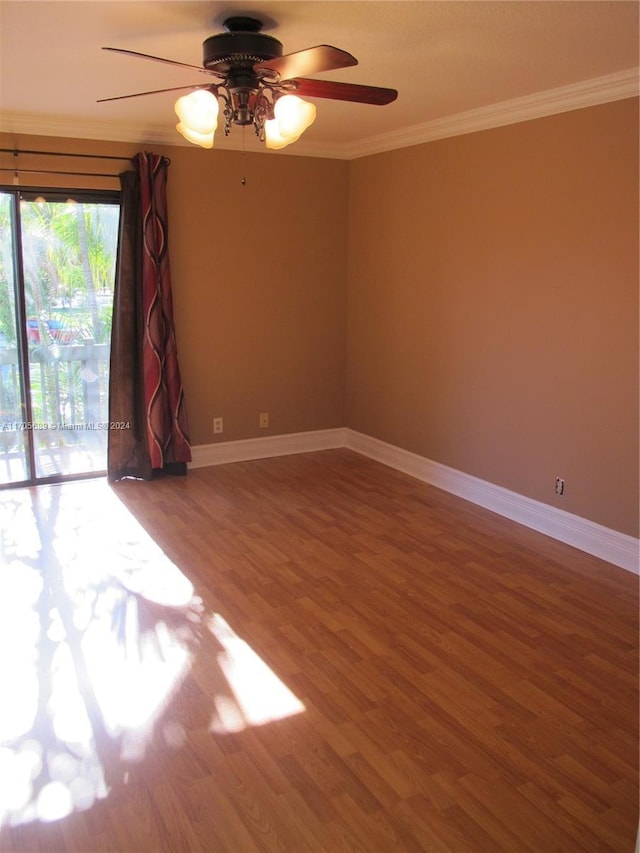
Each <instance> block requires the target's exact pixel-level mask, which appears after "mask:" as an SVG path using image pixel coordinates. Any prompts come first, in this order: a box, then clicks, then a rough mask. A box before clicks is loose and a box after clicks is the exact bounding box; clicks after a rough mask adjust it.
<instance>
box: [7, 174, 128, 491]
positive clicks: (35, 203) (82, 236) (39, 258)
mask: <svg viewBox="0 0 640 853" xmlns="http://www.w3.org/2000/svg"><path fill="white" fill-rule="evenodd" d="M67 195H68V194H64V195H62V196H61V195H60V193H51V192H50V191H46V198H45V197H43V196H39V195H38V194H37V193H35V192H31V191H29V192H25V191H22V192H21V194H20V204H19V210H14V218H15V221H17V222H18V223H19V227H17V228H15V227H14V229H13V236H12V240H13V246H12V249H11V250H9V251H8V252H5V251H4V242H5V241H4V234H5V231H6V229H4V228H3V229H2V233H3V241H2V243H3V247H2V267H3V270H2V273H3V274H4V278H2V277H0V328H1V329H2V331H3V332H4V333H5V337H6V339H7V346H6V347H5V350H6V351H7V353H6V354H5V355H1V356H0V358H1V359H2V362H1V363H2V370H3V375H2V395H3V396H2V398H1V399H2V401H3V412H2V423H3V425H4V424H9V423H13V421H12V420H10V417H11V418H13V416H14V414H16V413H17V415H18V416H17V417H16V419H15V425H16V430H15V433H16V434H15V436H11V438H12V439H13V441H14V443H13V445H12V446H11V448H9V447H8V444H9V441H10V439H9V438H7V440H6V442H5V444H7V449H5V445H4V444H2V443H1V441H2V438H1V437H2V435H3V433H4V432H5V429H4V426H3V430H2V432H0V453H2V461H1V464H0V468H1V469H2V475H3V476H4V479H0V483H2V482H4V483H9V482H17V481H25V480H27V481H29V482H37V481H39V480H43V479H46V480H51V479H57V478H62V477H69V476H73V475H81V474H91V473H99V472H101V471H104V470H105V469H106V451H107V434H108V424H107V421H108V385H109V350H110V338H111V313H112V306H113V288H114V281H115V262H116V252H117V237H118V222H119V213H120V210H119V204H118V203H117V199H115V198H113V196H112V197H111V198H110V197H109V196H107V195H105V194H103V195H102V197H100V198H96V197H95V194H94V195H93V196H92V197H90V196H88V195H87V194H82V193H80V194H77V195H76V196H75V198H74V199H73V200H72V199H71V198H67V197H66V196H67ZM7 198H8V201H9V204H11V203H15V199H16V198H17V196H16V195H15V194H11V195H8V196H7ZM3 204H4V197H3ZM2 213H3V214H4V210H3V211H2ZM9 217H10V211H9ZM12 252H13V254H12ZM5 255H6V256H7V257H12V258H14V259H15V258H17V262H16V261H15V260H14V261H13V264H12V266H11V268H10V269H11V276H9V274H8V273H7V269H9V267H8V265H7V263H6V258H5ZM16 266H17V269H14V267H16ZM5 278H6V280H7V286H6V288H5V289H6V290H7V293H8V294H10V293H13V294H14V297H13V304H12V305H11V304H9V302H10V298H11V297H10V296H5V295H4V293H3V291H2V288H3V287H4V281H5ZM9 278H12V279H13V282H9ZM3 300H4V301H3ZM4 302H7V306H8V307H7V310H6V312H4V313H3V311H2V309H3V306H4ZM16 302H17V304H15V303H16ZM5 314H6V318H5ZM11 318H13V319H11ZM18 318H22V319H18ZM14 341H15V343H14ZM0 346H1V344H0ZM22 365H25V366H24V367H23V366H22ZM5 369H6V371H5ZM5 372H6V378H5ZM12 395H13V396H12ZM5 399H6V413H5V406H4V401H5ZM14 401H15V402H14ZM11 406H13V407H12V408H11ZM6 432H7V433H9V432H10V431H9V430H6Z"/></svg>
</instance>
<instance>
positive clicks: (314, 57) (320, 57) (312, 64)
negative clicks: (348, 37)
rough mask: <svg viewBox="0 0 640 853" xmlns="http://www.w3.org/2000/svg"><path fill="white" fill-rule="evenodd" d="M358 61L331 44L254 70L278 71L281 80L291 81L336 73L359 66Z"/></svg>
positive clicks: (288, 56)
mask: <svg viewBox="0 0 640 853" xmlns="http://www.w3.org/2000/svg"><path fill="white" fill-rule="evenodd" d="M357 64H358V60H357V59H356V58H355V56H351V54H350V53H347V51H346V50H340V48H338V47H332V46H331V45H330V44H319V45H316V47H308V48H307V49H306V50H298V51H297V52H296V53H286V54H285V55H284V56H276V57H275V58H274V59H267V60H266V61H265V62H258V63H257V64H256V65H254V69H255V70H257V71H260V70H262V69H268V70H270V71H277V72H278V74H279V75H280V79H281V80H291V79H293V78H294V77H304V76H306V75H307V74H319V73H321V72H323V71H334V70H335V69H336V68H348V67H349V66H351V65H357Z"/></svg>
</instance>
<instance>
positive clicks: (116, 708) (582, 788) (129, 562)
mask: <svg viewBox="0 0 640 853" xmlns="http://www.w3.org/2000/svg"><path fill="white" fill-rule="evenodd" d="M0 503H1V504H2V512H3V514H4V518H3V519H2V529H3V530H4V531H5V532H4V533H3V544H2V548H3V553H2V557H3V561H4V567H3V570H2V579H1V580H0V584H1V586H0V632H4V635H3V637H2V640H3V645H2V648H3V652H2V655H3V658H2V664H1V665H0V666H2V681H0V690H1V698H0V820H2V823H3V827H2V829H0V850H2V851H27V850H29V851H30V850H33V851H61V852H62V851H72V850H73V851H80V852H81V853H89V851H94V850H95V851H122V853H143V851H144V853H146V851H166V853H177V851H207V853H217V851H229V853H245V851H246V853H250V851H300V853H306V851H328V853H341V851H362V853H391V852H392V851H411V853H413V851H433V853H440V852H441V851H443V852H444V851H454V853H459V852H460V853H463V851H469V853H483V851H490V853H494V851H507V853H518V851H535V853H555V852H556V851H557V852H558V853H571V851H588V853H596V851H615V853H631V852H632V851H633V848H634V843H635V839H636V833H637V829H638V691H637V687H638V578H637V577H636V576H634V575H632V574H630V573H628V572H625V571H623V570H621V569H618V568H615V567H613V566H611V565H608V564H606V563H604V562H601V561H599V560H597V559H595V558H592V557H590V556H588V555H585V554H583V553H581V552H579V551H577V550H575V549H572V548H570V547H568V546H564V545H562V544H559V543H557V542H554V541H553V540H551V539H549V538H547V537H545V536H542V535H539V534H536V533H534V532H532V531H530V530H527V529H526V528H523V527H520V526H518V525H516V524H514V523H511V522H508V521H506V520H504V519H501V518H500V517H498V516H496V515H494V514H492V513H490V512H487V511H484V510H481V509H479V508H477V507H474V506H473V505H472V504H469V503H467V502H465V501H462V500H459V499H457V498H455V497H453V496H451V495H448V494H446V493H444V492H441V491H438V490H437V489H434V488H431V487H429V486H426V485H424V484H421V483H419V482H417V481H416V480H412V479H411V478H409V477H406V476H404V475H402V474H399V473H397V472H394V471H392V470H390V469H388V468H385V467H383V466H381V465H378V464H376V463H374V462H371V461H369V460H366V459H364V458H362V457H360V456H358V455H356V454H353V453H350V452H349V451H346V450H337V451H327V452H323V453H315V454H308V455H301V456H291V457H284V458H279V459H269V460H261V461H255V462H249V463H239V464H233V465H225V466H219V467H214V468H206V469H197V470H192V471H190V472H189V474H188V476H187V477H186V478H167V479H164V480H160V481H156V482H153V483H141V482H133V481H127V482H123V483H121V484H118V485H117V486H116V487H115V488H114V489H110V488H109V487H108V486H107V485H106V483H104V482H103V481H85V482H82V483H76V484H66V485H62V486H52V487H41V488H40V489H31V490H26V489H24V490H14V491H11V492H4V493H2V495H0ZM131 513H133V515H131ZM134 517H135V518H134ZM135 519H137V520H138V522H139V523H140V524H141V525H142V527H140V526H138V523H137V522H136V521H135ZM143 528H144V529H143ZM145 531H146V532H145ZM149 534H150V536H149ZM151 537H152V538H151ZM152 539H153V540H155V543H156V544H153V541H152ZM10 626H11V627H10Z"/></svg>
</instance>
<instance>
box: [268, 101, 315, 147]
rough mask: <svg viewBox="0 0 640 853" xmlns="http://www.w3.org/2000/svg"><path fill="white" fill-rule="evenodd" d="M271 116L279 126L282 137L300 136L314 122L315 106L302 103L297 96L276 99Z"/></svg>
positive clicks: (305, 102) (306, 102)
mask: <svg viewBox="0 0 640 853" xmlns="http://www.w3.org/2000/svg"><path fill="white" fill-rule="evenodd" d="M273 114H274V116H275V117H276V118H277V120H278V123H279V125H280V133H281V134H282V135H283V136H295V137H296V138H297V137H299V136H300V134H302V133H303V132H304V131H305V130H306V129H307V128H308V127H309V126H310V125H312V124H313V122H314V121H315V120H316V108H315V104H310V103H309V102H308V101H303V100H302V98H299V97H298V96H297V95H284V96H283V97H282V98H278V100H277V101H276V104H275V107H274V108H273Z"/></svg>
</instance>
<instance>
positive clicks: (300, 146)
mask: <svg viewBox="0 0 640 853" xmlns="http://www.w3.org/2000/svg"><path fill="white" fill-rule="evenodd" d="M639 73H640V69H638V68H629V69H626V70H625V71H617V72H615V73H614V74H606V75H604V76H603V77H595V78H592V79H591V80H582V81H581V82H579V83H572V84H571V85H569V86H559V87H558V88H555V89H548V90H546V91H544V92H537V93H535V94H533V95H524V96H522V97H519V98H512V99H511V100H508V101H500V102H499V103H496V104H489V105H487V106H484V107H478V108H477V109H473V110H468V111H466V112H462V113H456V114H455V115H451V116H444V117H442V118H437V119H433V120H432V121H427V122H424V123H422V124H416V125H412V126H411V127H406V128H400V129H398V130H394V131H391V132H389V133H382V134H379V135H377V136H370V137H368V138H367V139H363V140H360V141H359V142H356V143H353V144H338V143H323V142H310V141H307V140H304V139H303V140H300V142H298V143H296V144H295V145H294V146H292V147H291V148H287V149H285V150H284V151H272V152H269V154H270V156H272V155H274V154H275V155H276V156H278V155H280V156H298V157H323V158H329V159H335V160H355V159H358V158H360V157H367V156H369V155H371V154H380V153H383V152H385V151H394V150H396V149H398V148H408V147H410V146H412V145H421V144H422V143H424V142H434V141H435V140H437V139H446V138H448V137H451V136H462V135H464V134H466V133H475V132H477V131H480V130H490V129H492V128H496V127H503V126H505V125H509V124H517V123H518V122H523V121H531V120H532V119H536V118H544V117H545V116H550V115H556V114H557V113H563V112H569V111H571V110H578V109H583V108H584V107H592V106H597V105H598V104H605V103H609V102H611V101H619V100H623V99H625V98H634V97H638V94H639V91H640V86H639V80H640V77H639ZM0 128H1V129H2V131H3V132H4V133H14V134H16V133H24V134H30V135H34V136H59V137H68V138H73V139H100V140H105V141H110V142H133V143H137V144H140V145H150V144H155V145H171V146H176V145H184V146H185V147H192V146H191V145H190V144H189V143H188V142H186V141H185V140H184V139H182V137H180V135H179V134H176V133H175V131H174V129H173V128H172V127H171V128H168V127H167V126H166V125H164V124H163V125H135V124H122V123H118V122H113V121H100V120H94V121H82V120H79V119H78V118H72V117H69V116H43V115H36V114H33V113H0ZM252 142H253V140H252ZM215 147H216V149H218V150H221V151H225V150H226V151H239V150H249V151H255V152H257V153H264V149H263V147H262V146H261V145H260V144H259V143H257V142H256V143H255V145H252V144H251V143H249V145H248V146H247V145H246V144H245V146H244V149H243V148H242V140H241V138H240V137H238V138H232V137H229V138H222V139H220V141H219V142H216V146H215Z"/></svg>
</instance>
